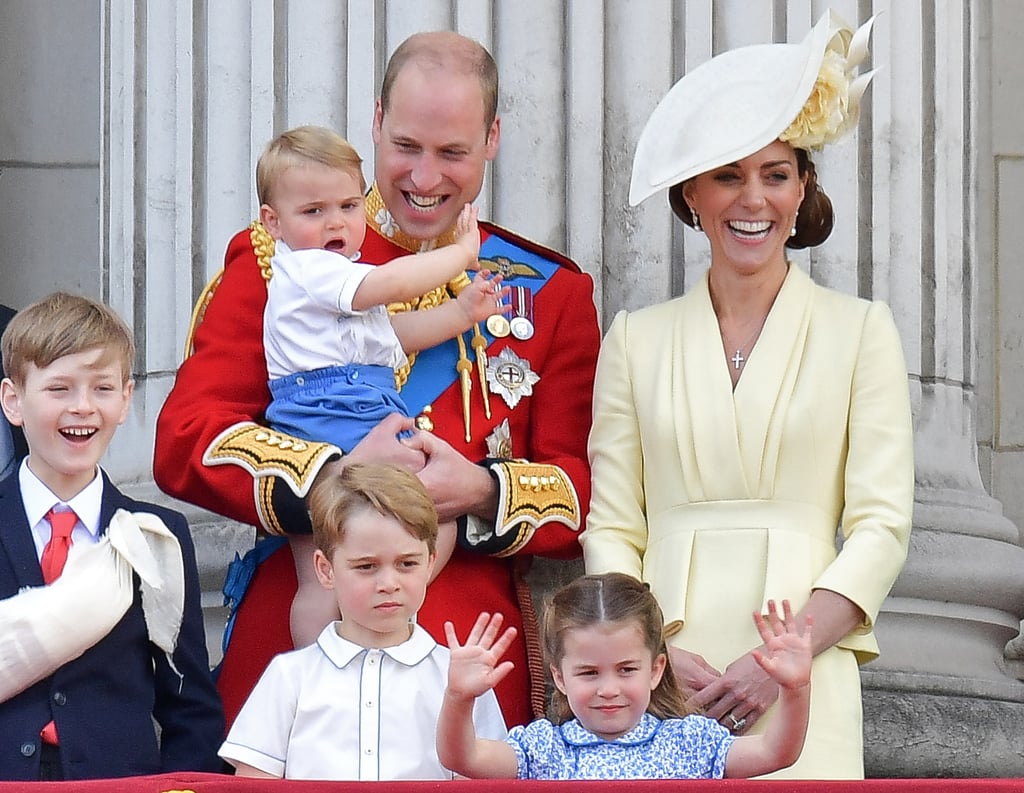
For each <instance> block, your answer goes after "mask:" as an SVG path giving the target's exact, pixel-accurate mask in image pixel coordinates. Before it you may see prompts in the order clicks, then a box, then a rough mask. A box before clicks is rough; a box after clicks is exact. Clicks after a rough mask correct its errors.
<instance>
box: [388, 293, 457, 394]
mask: <svg viewBox="0 0 1024 793" xmlns="http://www.w3.org/2000/svg"><path fill="white" fill-rule="evenodd" d="M448 300H451V295H449V294H448V289H447V287H444V286H439V287H437V288H436V289H431V290H430V291H429V292H427V293H426V294H425V295H423V296H422V297H418V298H416V299H415V300H410V301H409V302H408V303H388V314H390V315H392V316H394V315H395V314H401V313H402V312H403V311H418V310H419V309H421V308H433V307H434V306H439V305H441V304H442V303H444V302H446V301H448ZM414 363H416V353H414V352H412V353H409V354H408V355H407V356H406V362H405V364H404V365H402V366H398V367H396V368H395V388H397V389H398V390H399V391H401V390H402V386H404V385H405V381H406V380H408V379H409V374H410V373H411V372H412V366H413V364H414Z"/></svg>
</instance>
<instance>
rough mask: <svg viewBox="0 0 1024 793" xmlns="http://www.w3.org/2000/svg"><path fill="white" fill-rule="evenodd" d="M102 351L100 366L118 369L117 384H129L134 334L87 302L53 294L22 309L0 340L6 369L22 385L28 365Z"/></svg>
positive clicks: (99, 306) (110, 312) (105, 309)
mask: <svg viewBox="0 0 1024 793" xmlns="http://www.w3.org/2000/svg"><path fill="white" fill-rule="evenodd" d="M95 349H102V350H103V351H104V353H105V354H104V356H103V359H102V361H101V362H102V363H104V364H105V363H107V362H109V361H111V360H116V361H117V362H118V363H120V364H121V382H122V384H124V383H127V382H128V380H129V379H131V372H132V361H133V360H134V358H135V342H134V340H133V339H132V332H131V330H130V329H129V328H128V325H126V324H125V321H124V320H123V319H121V317H119V316H118V315H117V314H116V313H115V312H114V310H113V309H111V308H109V307H108V306H105V305H103V304H102V303H99V302H97V301H95V300H91V299H90V298H87V297H83V296H81V295H72V294H69V293H67V292H54V293H53V294H50V295H47V296H46V297H44V298H43V299H42V300H38V301H36V302H35V303H33V304H32V305H30V306H27V307H26V308H23V309H22V310H21V311H19V312H18V313H17V314H15V315H14V318H13V319H11V321H10V323H9V324H8V325H7V329H6V330H5V331H4V334H3V338H2V339H0V354H2V355H3V361H4V369H5V370H6V371H7V374H8V376H9V377H10V378H11V380H13V381H14V383H15V384H17V385H19V386H22V385H24V384H25V378H26V377H27V376H28V367H29V364H34V365H35V366H36V367H37V368H39V369H43V368H45V367H47V366H49V365H50V364H52V363H53V362H54V361H56V360H57V359H58V358H63V357H64V356H66V355H76V354H77V353H80V352H86V351H88V350H95Z"/></svg>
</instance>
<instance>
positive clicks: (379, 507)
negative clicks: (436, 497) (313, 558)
mask: <svg viewBox="0 0 1024 793" xmlns="http://www.w3.org/2000/svg"><path fill="white" fill-rule="evenodd" d="M308 503H309V517H310V520H311V522H312V524H313V542H314V543H315V544H316V547H317V548H318V549H319V550H320V551H321V552H322V553H323V554H324V556H326V557H327V558H328V559H330V558H331V555H332V554H333V553H334V548H335V546H336V545H337V544H338V543H339V542H341V540H342V539H343V538H344V536H345V524H346V523H347V522H348V521H349V520H350V519H351V517H352V515H354V514H355V513H357V512H360V511H362V510H365V509H372V510H374V511H376V512H378V513H380V514H381V515H384V516H385V517H391V518H394V519H395V520H397V521H398V522H399V523H401V524H402V526H404V527H405V529H406V531H408V532H409V534H411V535H412V536H413V537H415V538H416V539H418V540H422V541H423V542H425V543H426V544H427V549H428V550H429V551H430V553H433V552H434V549H435V548H436V547H437V510H436V509H435V508H434V502H433V501H432V500H431V498H430V496H429V495H428V494H427V490H426V488H424V487H423V483H422V482H420V480H419V479H417V478H416V477H415V476H413V475H412V474H411V473H409V472H408V471H406V470H405V469H404V468H399V467H398V466H395V465H379V464H370V463H353V464H351V465H346V466H345V467H344V468H343V469H342V471H341V473H340V474H336V475H333V476H327V477H322V478H320V479H318V480H317V482H316V484H315V485H314V486H313V490H312V491H311V492H310V494H309V499H308Z"/></svg>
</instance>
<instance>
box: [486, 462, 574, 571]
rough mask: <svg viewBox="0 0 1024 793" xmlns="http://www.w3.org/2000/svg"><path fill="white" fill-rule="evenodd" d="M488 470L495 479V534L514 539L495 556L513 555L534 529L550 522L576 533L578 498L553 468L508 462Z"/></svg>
mask: <svg viewBox="0 0 1024 793" xmlns="http://www.w3.org/2000/svg"><path fill="white" fill-rule="evenodd" d="M490 470H491V472H492V473H494V474H495V476H496V477H497V479H498V516H497V520H496V523H495V534H496V535H497V536H498V537H502V536H504V535H506V534H510V533H512V534H513V536H514V539H513V540H512V543H511V544H510V545H509V546H508V547H506V548H505V549H504V550H503V551H501V552H500V553H497V554H495V556H512V555H513V554H515V553H517V552H518V551H520V550H521V549H522V547H523V546H524V545H526V543H528V542H529V541H530V538H531V537H533V534H534V532H535V531H537V529H539V528H540V527H541V526H543V525H544V524H545V523H548V522H550V521H554V522H556V523H561V524H563V525H564V526H568V527H569V528H570V529H572V530H573V531H579V528H580V500H579V496H578V495H577V494H576V488H575V487H574V486H573V484H572V481H571V480H570V479H569V477H568V476H566V474H565V471H563V470H562V469H561V468H559V467H558V466H557V465H549V464H546V463H528V462H523V461H512V460H509V461H504V462H497V463H492V464H491V466H490Z"/></svg>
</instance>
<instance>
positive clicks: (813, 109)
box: [779, 16, 875, 149]
mask: <svg viewBox="0 0 1024 793" xmlns="http://www.w3.org/2000/svg"><path fill="white" fill-rule="evenodd" d="M873 21H874V18H872V19H870V20H868V21H867V22H866V23H865V24H864V25H862V26H861V27H860V28H859V29H858V30H857V32H856V33H853V32H852V31H851V30H850V28H849V27H847V25H846V23H844V22H842V21H841V20H839V19H838V17H835V16H833V22H834V26H833V30H832V37H831V40H830V42H829V46H828V49H826V51H825V54H824V56H823V57H822V61H821V66H820V67H819V69H818V76H817V79H816V80H815V81H814V88H813V89H812V90H811V95H810V96H809V97H808V98H807V101H806V102H804V106H803V107H802V108H801V109H800V112H799V113H798V114H797V117H796V118H795V119H793V121H792V122H791V123H790V125H789V126H788V127H786V129H785V130H784V131H783V132H782V134H781V135H779V140H782V141H785V142H786V143H789V144H790V145H791V146H793V147H794V148H796V149H820V148H821V147H822V146H824V145H825V144H826V143H834V142H835V141H837V140H839V139H840V138H841V137H843V136H844V135H845V134H846V133H847V132H849V131H850V130H851V129H853V128H854V126H856V124H857V119H858V118H859V116H860V98H861V96H863V94H864V91H865V89H866V88H867V86H868V83H869V82H870V81H871V78H872V77H873V76H874V74H875V72H874V70H872V71H870V72H867V73H866V74H862V75H860V76H857V75H856V69H857V66H859V65H860V63H861V61H863V60H864V58H866V57H867V54H868V38H869V37H870V35H871V23H872V22H873Z"/></svg>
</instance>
